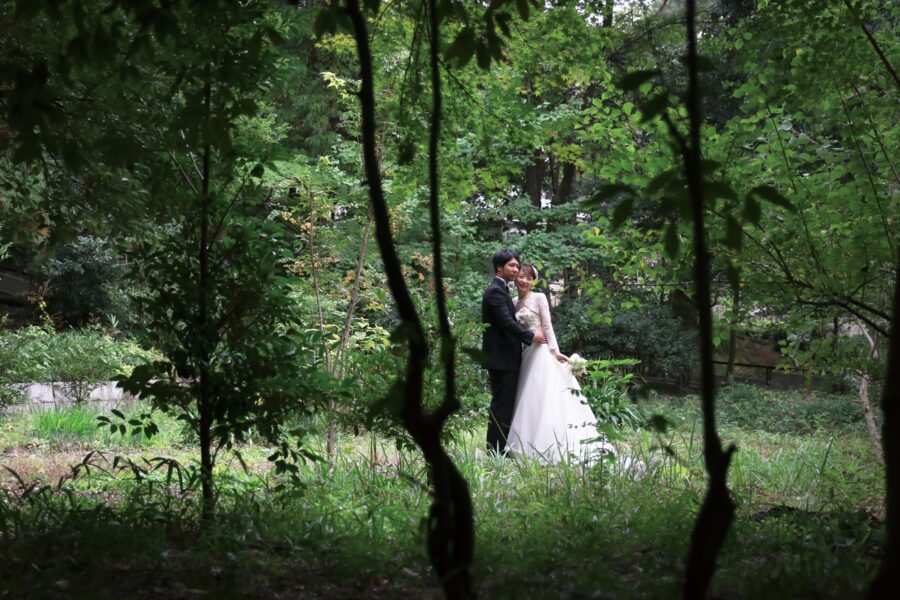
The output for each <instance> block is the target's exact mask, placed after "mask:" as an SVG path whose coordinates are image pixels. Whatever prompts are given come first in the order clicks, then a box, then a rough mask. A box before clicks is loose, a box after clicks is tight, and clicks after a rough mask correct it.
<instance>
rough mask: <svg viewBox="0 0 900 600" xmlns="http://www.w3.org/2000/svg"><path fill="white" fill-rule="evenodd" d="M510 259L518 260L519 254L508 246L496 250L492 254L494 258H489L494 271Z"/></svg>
mask: <svg viewBox="0 0 900 600" xmlns="http://www.w3.org/2000/svg"><path fill="white" fill-rule="evenodd" d="M512 259H516V260H519V255H518V254H516V251H515V250H510V249H509V248H503V249H502V250H497V253H496V254H494V258H492V259H491V262H492V263H493V264H494V273H496V272H497V269H500V268H502V267H503V265H505V264H506V263H508V262H509V261H511V260H512Z"/></svg>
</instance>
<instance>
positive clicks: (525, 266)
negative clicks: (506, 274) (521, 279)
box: [519, 263, 538, 280]
mask: <svg viewBox="0 0 900 600" xmlns="http://www.w3.org/2000/svg"><path fill="white" fill-rule="evenodd" d="M519 271H521V272H523V273H525V274H526V275H528V276H529V277H531V279H532V280H534V279H537V278H538V270H537V268H536V267H535V266H534V265H533V264H531V263H522V265H521V266H519Z"/></svg>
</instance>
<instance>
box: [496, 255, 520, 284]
mask: <svg viewBox="0 0 900 600" xmlns="http://www.w3.org/2000/svg"><path fill="white" fill-rule="evenodd" d="M518 274H519V261H517V260H516V259H514V258H513V259H511V260H510V261H509V262H508V263H506V264H505V265H503V266H502V267H500V268H499V269H497V277H500V278H501V279H503V280H504V281H515V280H516V275H518Z"/></svg>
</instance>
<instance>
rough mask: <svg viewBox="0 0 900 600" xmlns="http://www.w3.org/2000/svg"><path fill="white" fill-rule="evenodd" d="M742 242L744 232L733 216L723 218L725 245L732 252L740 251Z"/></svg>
mask: <svg viewBox="0 0 900 600" xmlns="http://www.w3.org/2000/svg"><path fill="white" fill-rule="evenodd" d="M743 242H744V230H743V229H741V224H740V223H738V220H737V219H735V218H734V217H733V216H731V215H728V216H726V217H725V245H726V246H728V247H729V248H733V249H734V250H740V249H741V246H742V245H743Z"/></svg>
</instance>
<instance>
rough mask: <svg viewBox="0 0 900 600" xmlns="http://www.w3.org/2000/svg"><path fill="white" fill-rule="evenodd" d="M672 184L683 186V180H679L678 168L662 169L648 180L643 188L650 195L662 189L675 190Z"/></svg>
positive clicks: (679, 170)
mask: <svg viewBox="0 0 900 600" xmlns="http://www.w3.org/2000/svg"><path fill="white" fill-rule="evenodd" d="M674 186H677V187H678V188H679V189H680V188H683V187H684V182H682V181H681V169H680V168H675V169H668V170H666V171H663V172H662V173H660V174H659V175H657V176H656V177H654V178H653V179H651V180H650V183H648V184H647V187H646V188H645V190H646V192H647V194H651V195H652V194H655V193H657V192H659V191H660V190H662V189H671V190H672V191H675V190H674Z"/></svg>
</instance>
